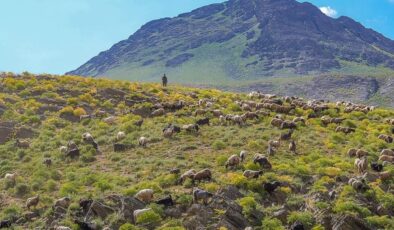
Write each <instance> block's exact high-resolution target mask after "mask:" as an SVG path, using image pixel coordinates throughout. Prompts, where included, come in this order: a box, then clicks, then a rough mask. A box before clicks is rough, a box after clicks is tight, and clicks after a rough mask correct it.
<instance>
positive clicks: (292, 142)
mask: <svg viewBox="0 0 394 230" xmlns="http://www.w3.org/2000/svg"><path fill="white" fill-rule="evenodd" d="M289 150H290V152H292V153H294V154H297V152H296V150H297V145H296V143H295V141H294V140H292V141H291V142H290V144H289Z"/></svg>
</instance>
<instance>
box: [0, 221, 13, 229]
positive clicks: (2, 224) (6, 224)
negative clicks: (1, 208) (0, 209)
mask: <svg viewBox="0 0 394 230" xmlns="http://www.w3.org/2000/svg"><path fill="white" fill-rule="evenodd" d="M11 225H12V221H11V220H2V221H0V229H1V228H11Z"/></svg>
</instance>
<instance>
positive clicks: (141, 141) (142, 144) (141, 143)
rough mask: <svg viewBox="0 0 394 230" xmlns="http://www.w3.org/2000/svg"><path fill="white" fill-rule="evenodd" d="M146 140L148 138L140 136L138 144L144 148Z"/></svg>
mask: <svg viewBox="0 0 394 230" xmlns="http://www.w3.org/2000/svg"><path fill="white" fill-rule="evenodd" d="M148 142H149V141H148V138H146V137H140V139H138V144H139V145H140V146H142V147H144V148H145V147H146V146H147V144H148Z"/></svg>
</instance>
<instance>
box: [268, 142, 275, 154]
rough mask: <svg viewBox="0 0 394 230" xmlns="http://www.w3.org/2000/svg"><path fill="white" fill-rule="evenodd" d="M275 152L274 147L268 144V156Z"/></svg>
mask: <svg viewBox="0 0 394 230" xmlns="http://www.w3.org/2000/svg"><path fill="white" fill-rule="evenodd" d="M275 153H276V149H275V148H274V147H272V146H271V145H268V149H267V154H268V156H273V155H275Z"/></svg>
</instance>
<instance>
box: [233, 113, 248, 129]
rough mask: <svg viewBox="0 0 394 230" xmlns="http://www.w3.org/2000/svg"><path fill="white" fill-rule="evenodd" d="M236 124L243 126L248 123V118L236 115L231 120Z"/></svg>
mask: <svg viewBox="0 0 394 230" xmlns="http://www.w3.org/2000/svg"><path fill="white" fill-rule="evenodd" d="M231 120H232V121H233V122H234V124H237V125H239V126H243V125H245V123H246V117H245V116H240V115H235V116H233V117H232V119H231Z"/></svg>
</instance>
